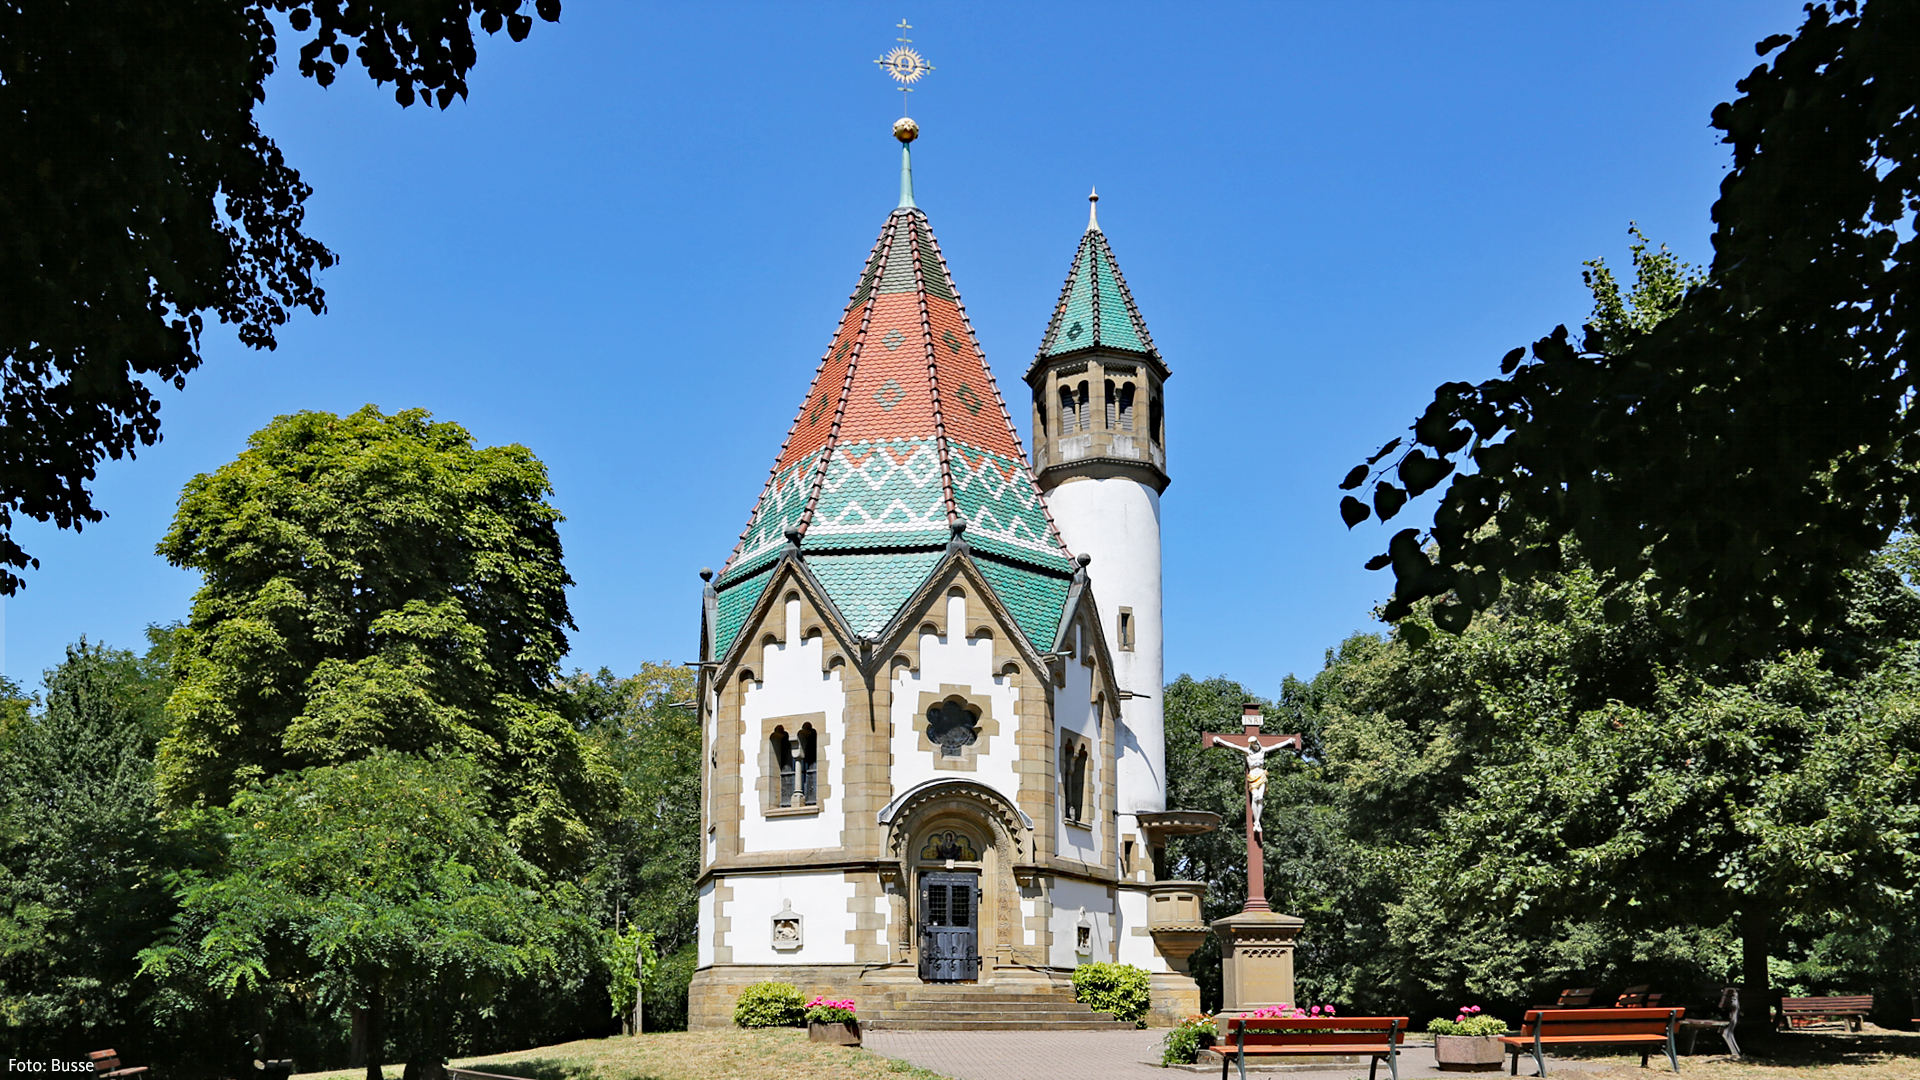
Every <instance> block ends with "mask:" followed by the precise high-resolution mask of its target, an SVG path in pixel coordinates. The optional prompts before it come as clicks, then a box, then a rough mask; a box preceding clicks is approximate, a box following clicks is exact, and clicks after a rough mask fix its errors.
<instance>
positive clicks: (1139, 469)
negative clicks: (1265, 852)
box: [1027, 193, 1168, 851]
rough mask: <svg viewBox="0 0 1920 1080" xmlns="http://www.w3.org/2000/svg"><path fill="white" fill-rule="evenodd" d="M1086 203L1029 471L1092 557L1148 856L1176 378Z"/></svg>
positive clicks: (1034, 376) (1069, 539) (1125, 803)
mask: <svg viewBox="0 0 1920 1080" xmlns="http://www.w3.org/2000/svg"><path fill="white" fill-rule="evenodd" d="M1087 198H1088V203H1089V206H1088V211H1087V231H1086V233H1085V234H1084V235H1083V236H1082V237H1081V238H1080V248H1079V250H1078V251H1077V252H1075V253H1074V257H1073V268H1072V269H1071V270H1070V271H1068V273H1067V282H1066V285H1065V287H1064V288H1062V289H1061V291H1060V302H1059V303H1058V304H1057V305H1056V306H1055V307H1054V311H1053V319H1052V321H1051V322H1049V323H1048V324H1047V332H1046V336H1045V337H1044V338H1042V339H1041V342H1040V351H1039V353H1038V354H1037V355H1036V356H1035V357H1034V361H1033V366H1032V367H1030V368H1028V370H1027V384H1028V385H1029V386H1030V387H1032V388H1033V464H1034V472H1035V474H1036V477H1037V479H1038V480H1039V482H1040V490H1041V491H1042V492H1043V493H1045V495H1046V499H1047V505H1048V507H1049V508H1050V509H1051V510H1052V513H1053V519H1054V522H1055V523H1056V524H1057V525H1058V526H1059V528H1060V533H1061V537H1062V539H1064V540H1065V541H1066V543H1067V546H1068V547H1069V548H1070V549H1072V550H1073V551H1074V552H1076V553H1078V554H1083V555H1088V556H1091V558H1092V561H1091V562H1090V563H1089V564H1088V565H1087V576H1088V579H1089V583H1090V585H1091V588H1092V591H1093V595H1094V600H1095V603H1096V605H1097V607H1098V608H1099V612H1100V620H1101V626H1102V629H1103V631H1104V632H1105V635H1106V639H1107V646H1108V648H1109V650H1111V652H1112V654H1113V660H1114V673H1115V675H1116V677H1117V680H1118V682H1119V684H1120V687H1121V691H1122V694H1123V695H1124V696H1123V700H1122V701H1121V706H1120V718H1121V722H1122V725H1123V732H1122V734H1121V739H1120V744H1121V754H1120V762H1119V776H1118V788H1119V790H1118V795H1119V807H1118V809H1119V811H1120V813H1121V814H1122V815H1123V820H1122V822H1121V828H1120V831H1121V833H1122V834H1123V835H1125V834H1128V833H1132V834H1134V836H1135V837H1137V838H1138V839H1137V841H1136V842H1138V843H1140V844H1142V845H1143V847H1142V848H1141V849H1136V850H1143V851H1144V844H1145V842H1146V838H1145V837H1144V835H1142V834H1141V833H1140V831H1139V829H1138V827H1137V824H1136V823H1135V822H1134V821H1133V820H1131V819H1132V817H1133V816H1134V815H1137V814H1141V813H1149V812H1156V811H1161V810H1165V809H1166V806H1167V783H1166V744H1165V735H1164V724H1163V717H1162V707H1161V686H1162V684H1163V682H1164V675H1165V662H1164V659H1163V651H1162V629H1161V627H1162V624H1161V618H1160V493H1161V492H1162V491H1164V490H1166V487H1167V482H1168V481H1167V449H1166V447H1167V443H1166V439H1167V433H1166V415H1165V409H1164V407H1163V398H1162V394H1163V389H1162V388H1163V386H1164V385H1165V383H1166V380H1167V376H1168V371H1167V366H1166V363H1165V362H1164V361H1162V360H1161V359H1160V353H1159V351H1158V350H1157V349H1155V348H1154V347H1153V338H1152V336H1151V335H1149V334H1148V333H1147V324H1146V322H1145V320H1143V319H1142V318H1141V317H1140V311H1139V309H1138V308H1137V307H1135V306H1134V303H1133V296H1132V294H1131V293H1130V292H1128V290H1127V283H1126V279H1125V278H1123V277H1122V276H1121V275H1120V265H1119V263H1118V262H1116V261H1115V260H1114V257H1113V249H1112V248H1111V247H1109V246H1108V245H1107V239H1106V236H1105V234H1104V233H1102V232H1101V230H1100V220H1099V215H1098V212H1097V211H1098V205H1099V199H1100V196H1099V195H1098V194H1097V193H1095V194H1091V195H1089V196H1088V197H1087Z"/></svg>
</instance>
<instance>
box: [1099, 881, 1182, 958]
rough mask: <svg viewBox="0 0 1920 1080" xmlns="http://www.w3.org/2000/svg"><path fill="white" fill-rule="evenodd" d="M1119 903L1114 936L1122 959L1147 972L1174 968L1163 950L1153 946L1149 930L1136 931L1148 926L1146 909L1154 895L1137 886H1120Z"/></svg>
mask: <svg viewBox="0 0 1920 1080" xmlns="http://www.w3.org/2000/svg"><path fill="white" fill-rule="evenodd" d="M1116 898H1117V899H1118V901H1119V903H1118V904H1117V905H1116V907H1117V908H1118V911H1117V912H1116V913H1115V915H1116V918H1117V923H1116V925H1115V926H1114V930H1113V935H1114V936H1113V939H1114V940H1115V941H1117V942H1119V943H1120V962H1121V963H1123V964H1132V965H1133V966H1134V967H1137V968H1144V969H1146V970H1147V971H1156V972H1162V971H1172V970H1173V969H1172V968H1171V967H1168V966H1167V961H1166V958H1165V957H1163V956H1161V955H1160V950H1158V949H1156V948H1154V947H1153V938H1152V936H1151V935H1148V934H1146V933H1144V932H1143V933H1139V934H1136V933H1134V931H1135V930H1136V929H1138V930H1141V931H1145V930H1146V929H1147V911H1148V906H1149V904H1150V903H1151V902H1152V898H1151V897H1149V896H1148V895H1147V894H1146V893H1145V892H1141V891H1137V890H1134V889H1120V890H1118V892H1117V894H1116Z"/></svg>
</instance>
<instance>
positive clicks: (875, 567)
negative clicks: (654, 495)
mask: <svg viewBox="0 0 1920 1080" xmlns="http://www.w3.org/2000/svg"><path fill="white" fill-rule="evenodd" d="M902 201H903V204H904V205H902V206H901V207H900V208H898V209H896V210H895V211H894V212H893V213H892V214H891V215H890V216H889V217H888V218H887V222H886V225H885V226H884V227H882V229H881V230H880V237H879V240H878V241H877V242H876V243H875V244H874V246H873V252H872V253H871V254H870V255H869V256H868V257H867V262H866V267H865V269H864V270H863V271H862V272H861V274H860V281H859V284H858V286H856V287H855V289H854V291H853V296H852V299H851V300H850V301H849V302H848V304H847V307H846V310H845V312H844V313H843V314H842V316H841V319H840V326H839V329H838V330H837V331H836V332H835V333H834V336H833V342H832V344H831V345H830V346H829V347H828V349H827V352H826V355H825V356H824V357H823V358H822V359H821V361H820V366H819V369H818V370H817V371H816V372H815V374H814V378H813V385H812V387H811V388H810V389H809V390H808V391H807V396H806V398H805V400H804V401H803V402H802V404H801V407H800V414H799V415H798V416H797V417H795V419H794V422H793V426H792V428H791V429H790V430H789V431H788V433H787V440H786V443H785V445H784V446H782V447H781V450H780V455H779V457H778V458H777V459H776V460H775V462H774V465H773V474H772V476H771V477H770V478H769V479H768V481H767V486H766V488H765V489H764V490H763V491H762V493H761V496H760V501H759V504H758V505H757V506H756V507H755V508H754V512H753V517H752V519H751V520H749V521H748V523H747V528H746V531H745V532H744V533H742V534H741V537H740V543H739V545H738V546H737V547H736V548H735V549H734V551H733V554H732V556H731V557H729V559H728V560H727V564H726V566H725V567H724V568H723V569H722V571H721V574H720V577H719V578H718V579H717V580H716V581H715V583H714V585H715V588H716V590H717V593H718V598H717V609H716V619H715V627H714V631H715V633H714V655H715V656H720V655H724V654H725V653H726V651H727V649H728V647H729V646H730V645H731V644H732V639H733V637H734V636H735V635H736V634H737V633H738V631H739V626H740V624H741V622H742V621H743V620H744V619H745V618H746V617H747V615H748V614H749V613H750V612H751V610H752V608H753V606H754V603H755V601H756V600H757V599H758V597H759V594H760V592H761V591H762V590H764V589H765V587H766V584H767V579H769V578H770V577H771V571H772V569H773V567H774V565H775V563H776V562H777V561H778V559H779V558H780V556H781V554H782V553H783V552H785V551H786V550H788V549H789V547H790V545H791V543H792V541H793V540H797V541H798V547H799V554H800V556H801V557H802V558H803V559H804V561H805V563H806V566H807V568H808V569H809V570H810V571H811V572H812V573H813V575H814V577H815V578H816V579H817V580H818V581H819V582H820V584H821V586H822V587H823V588H824V589H825V591H826V592H827V594H828V596H829V598H830V599H831V600H832V601H833V603H834V605H835V606H836V607H837V608H838V609H839V612H840V614H841V616H842V618H843V619H845V621H846V623H847V625H848V626H849V628H850V629H852V630H853V632H854V633H856V634H858V635H860V636H862V637H877V636H878V635H879V634H880V633H881V631H882V630H884V629H885V628H886V627H887V626H888V624H889V623H891V622H892V621H893V619H894V617H895V616H896V615H897V614H898V612H899V610H900V608H901V606H902V605H903V604H905V602H906V601H907V600H908V599H909V598H910V597H911V596H912V595H913V593H914V592H915V590H916V589H918V587H919V586H920V585H921V584H922V583H923V582H924V581H925V580H926V579H927V576H928V575H929V574H930V573H931V572H932V571H933V569H934V567H935V566H936V565H938V564H939V562H940V560H941V557H942V555H943V554H944V553H945V552H946V551H947V549H948V543H949V541H950V540H952V539H954V537H955V535H956V533H957V532H962V531H963V535H964V539H965V541H966V544H967V546H968V548H969V549H970V553H971V555H972V557H973V559H974V562H975V564H976V565H977V566H978V567H979V569H980V571H981V574H982V576H984V577H985V578H986V579H987V580H988V581H989V582H991V583H992V584H993V586H994V588H995V591H996V593H998V594H999V597H1000V599H1001V601H1002V602H1003V603H1004V604H1005V605H1006V607H1007V608H1008V609H1009V610H1010V611H1011V612H1012V613H1013V615H1014V617H1015V619H1016V621H1018V622H1019V623H1020V626H1021V629H1022V630H1023V631H1024V632H1025V633H1026V635H1027V637H1028V639H1029V641H1031V642H1032V643H1033V644H1034V645H1035V647H1036V648H1037V649H1038V650H1040V651H1046V650H1049V649H1051V648H1052V647H1053V644H1054V636H1055V633H1056V629H1057V626H1058V622H1059V619H1060V612H1061V608H1062V606H1063V605H1064V604H1065V601H1066V595H1067V588H1068V584H1069V582H1070V579H1071V576H1072V564H1071V562H1070V560H1069V558H1068V555H1067V551H1066V548H1065V546H1064V545H1063V544H1062V543H1061V541H1060V535H1059V532H1058V531H1057V530H1056V529H1055V528H1054V525H1053V521H1052V519H1051V518H1050V517H1049V516H1048V513H1047V507H1046V503H1045V501H1044V500H1043V499H1042V498H1041V495H1040V489H1039V486H1038V485H1037V484H1036V483H1035V482H1034V479H1033V474H1032V471H1031V470H1030V469H1029V467H1028V463H1027V456H1026V452H1025V450H1024V449H1023V448H1022V446H1021V443H1020V438H1019V436H1018V434H1016V433H1015V431H1014V428H1013V422H1012V419H1011V417H1010V416H1009V415H1008V413H1007V407H1006V403H1005V402H1004V401H1003V400H1002V399H1001V396H1000V390H999V387H998V386H997V385H996V384H995V383H994V379H993V375H992V373H991V372H990V371H989V370H988V369H987V362H986V357H985V355H984V354H983V353H982V352H981V350H980V344H979V341H978V340H977V339H976V338H975V336H974V332H973V327H972V325H971V324H970V323H969V322H968V321H967V315H966V309H965V307H964V306H963V305H962V304H961V302H960V297H959V292H958V290H957V289H955V288H954V284H953V278H952V276H951V275H950V274H949V273H948V270H947V264H946V259H945V258H944V257H942V255H941V254H940V245H939V242H938V241H936V240H935V239H934V236H933V231H932V229H930V228H929V227H928V224H927V216H926V214H925V213H923V212H922V211H921V210H920V209H919V208H918V207H915V206H913V205H912V203H911V200H910V198H906V197H903V200H902Z"/></svg>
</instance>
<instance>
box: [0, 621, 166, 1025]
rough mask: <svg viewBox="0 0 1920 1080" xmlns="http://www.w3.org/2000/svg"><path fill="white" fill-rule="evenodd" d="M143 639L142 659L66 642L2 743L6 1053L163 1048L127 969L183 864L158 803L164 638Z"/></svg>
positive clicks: (0, 1005) (162, 634)
mask: <svg viewBox="0 0 1920 1080" xmlns="http://www.w3.org/2000/svg"><path fill="white" fill-rule="evenodd" d="M148 636H149V640H150V641H151V643H152V644H151V646H150V648H149V649H148V651H147V654H146V656H144V657H141V656H136V655H135V654H133V653H131V652H127V651H124V650H120V649H109V648H106V647H105V646H102V645H98V644H89V643H88V642H86V641H85V640H84V639H83V640H82V641H81V642H80V643H79V644H77V645H70V646H68V647H67V653H66V659H65V660H63V661H62V662H61V664H60V666H59V667H56V668H54V669H53V670H51V671H49V672H48V673H47V676H46V683H45V686H46V692H45V705H44V707H43V708H41V709H40V710H39V711H38V712H36V713H32V714H27V713H24V711H23V712H22V714H21V715H20V716H18V717H17V722H16V723H15V724H13V725H12V726H11V729H10V730H11V737H10V738H8V739H6V740H4V742H0V1030H4V1031H5V1032H6V1033H7V1034H8V1038H7V1039H6V1040H5V1041H6V1042H8V1043H9V1044H10V1045H14V1046H55V1045H61V1044H68V1045H72V1044H76V1043H78V1042H82V1041H85V1040H86V1039H87V1038H98V1039H100V1040H103V1041H102V1042H101V1045H105V1044H106V1043H107V1042H111V1043H112V1044H113V1045H116V1046H122V1047H125V1048H127V1049H128V1050H130V1051H131V1052H136V1053H138V1052H141V1051H142V1049H143V1048H145V1049H147V1050H152V1049H155V1048H156V1043H157V1042H162V1043H163V1042H164V1037H163V1036H162V1037H159V1038H157V1037H156V1032H155V1031H154V1025H153V1024H152V1022H151V1019H152V1018H151V1017H150V1016H148V1015H146V1014H147V1012H148V1006H149V1004H150V1003H149V1002H148V1001H147V1000H146V998H145V996H144V990H143V988H141V987H139V986H138V985H136V980H135V978H134V975H135V964H134V962H133V954H134V952H135V951H137V950H138V949H140V948H141V947H143V946H145V945H146V944H148V943H149V942H150V941H152V939H153V935H154V934H155V933H157V932H158V931H159V930H160V929H161V928H163V927H165V926H166V924H167V921H168V919H170V918H171V917H172V914H173V905H172V901H171V898H170V897H169V895H168V893H167V891H166V890H165V889H164V888H162V887H161V881H160V879H161V877H162V876H163V875H164V874H165V873H166V872H167V871H168V870H170V869H172V868H173V866H174V865H176V864H177V861H178V855H179V853H178V851H177V850H175V847H176V846H175V845H174V844H173V843H172V841H171V839H170V838H169V837H167V836H165V835H164V834H163V832H162V830H161V825H160V821H159V818H158V817H157V815H156V814H155V813H154V808H153V747H154V744H155V742H156V741H157V740H158V739H159V736H160V731H161V728H162V725H163V723H164V717H163V714H162V705H163V703H164V702H165V700H166V696H167V693H168V692H169V691H170V690H171V688H172V679H171V677H170V675H169V674H168V671H167V667H166V663H165V657H166V654H167V652H168V651H169V640H168V639H169V636H170V631H168V630H166V629H163V628H153V629H151V630H149V631H148ZM16 692H17V691H16ZM21 704H23V705H24V704H26V703H25V702H21ZM167 1049H178V1048H177V1047H167Z"/></svg>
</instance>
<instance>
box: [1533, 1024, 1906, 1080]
mask: <svg viewBox="0 0 1920 1080" xmlns="http://www.w3.org/2000/svg"><path fill="white" fill-rule="evenodd" d="M1709 1038H1713V1039H1714V1041H1715V1044H1716V1045H1717V1044H1718V1041H1719V1040H1718V1036H1709V1035H1701V1036H1700V1048H1701V1049H1702V1050H1704V1049H1706V1047H1707V1040H1708V1039H1709ZM1741 1049H1743V1050H1745V1051H1746V1056H1745V1057H1744V1058H1742V1059H1741V1060H1739V1061H1735V1060H1733V1059H1732V1058H1730V1057H1727V1056H1726V1055H1725V1054H1720V1055H1715V1056H1712V1057H1709V1056H1707V1055H1705V1054H1699V1055H1696V1056H1694V1057H1682V1058H1681V1059H1680V1072H1681V1074H1682V1075H1683V1076H1696V1077H1700V1078H1702V1080H1920V1033H1915V1032H1911V1031H1889V1030H1887V1029H1886V1028H1880V1027H1874V1026H1873V1025H1871V1024H1869V1025H1867V1029H1866V1030H1865V1031H1863V1032H1861V1033H1859V1034H1857V1035H1854V1034H1848V1033H1845V1032H1841V1031H1795V1032H1790V1033H1785V1034H1780V1035H1776V1036H1774V1037H1773V1038H1772V1039H1769V1040H1767V1041H1766V1042H1764V1043H1756V1044H1754V1045H1751V1046H1750V1045H1748V1044H1747V1041H1746V1040H1742V1041H1741ZM1567 1060H1568V1061H1569V1067H1568V1069H1567V1071H1568V1072H1572V1071H1573V1070H1575V1069H1578V1070H1580V1071H1581V1072H1583V1073H1586V1074H1587V1075H1589V1076H1594V1077H1601V1078H1604V1080H1626V1078H1628V1077H1633V1078H1634V1080H1651V1078H1652V1077H1653V1076H1656V1075H1666V1076H1671V1075H1673V1074H1672V1073H1671V1072H1669V1071H1668V1070H1667V1065H1666V1055H1665V1054H1655V1055H1654V1056H1653V1057H1652V1058H1650V1059H1648V1064H1649V1065H1650V1066H1652V1067H1651V1068H1649V1069H1647V1070H1645V1071H1642V1070H1641V1068H1640V1056H1639V1055H1638V1054H1634V1055H1633V1056H1631V1057H1628V1056H1626V1055H1619V1056H1608V1057H1580V1056H1578V1055H1571V1054H1570V1055H1568V1056H1567ZM1521 1064H1522V1065H1523V1066H1525V1065H1526V1064H1528V1063H1527V1061H1526V1060H1525V1059H1524V1057H1523V1058H1522V1060H1521ZM1553 1075H1555V1074H1554V1073H1549V1074H1548V1077H1549V1080H1551V1078H1552V1076H1553Z"/></svg>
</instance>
